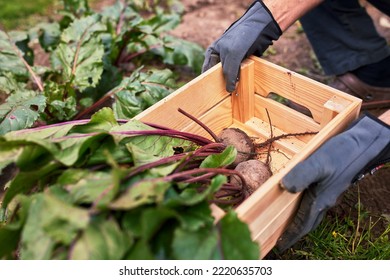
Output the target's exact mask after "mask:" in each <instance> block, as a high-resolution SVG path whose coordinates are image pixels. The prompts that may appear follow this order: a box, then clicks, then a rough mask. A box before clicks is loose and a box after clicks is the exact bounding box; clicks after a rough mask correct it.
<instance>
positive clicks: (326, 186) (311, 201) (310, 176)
mask: <svg viewBox="0 0 390 280" xmlns="http://www.w3.org/2000/svg"><path fill="white" fill-rule="evenodd" d="M386 162H390V126H389V125H387V124H385V123H384V122H381V121H380V120H379V119H377V118H376V117H373V116H369V115H366V116H364V117H362V118H361V119H359V120H358V121H357V122H355V123H354V124H353V125H352V126H351V127H350V128H349V129H348V130H346V131H344V132H343V133H341V134H339V135H336V136H335V137H333V138H331V139H330V140H329V141H327V142H326V143H325V144H324V145H322V146H321V147H320V148H319V149H318V150H317V151H316V152H314V153H313V154H312V155H311V156H310V157H309V158H307V159H306V160H304V161H303V162H301V163H299V164H298V165H296V166H295V167H294V168H293V169H292V170H291V171H290V172H289V173H288V174H287V175H286V176H285V177H284V178H283V180H282V182H281V186H282V187H283V188H285V189H286V190H287V191H289V192H292V193H296V192H301V191H304V192H303V195H302V200H301V203H300V206H299V208H298V212H297V214H296V215H295V217H294V219H293V221H292V223H291V224H290V225H289V226H288V227H287V230H286V231H285V232H284V234H283V235H282V236H281V238H280V239H279V241H278V243H277V244H276V249H277V250H278V251H279V252H283V251H284V250H286V249H288V248H290V247H291V246H292V245H294V244H295V243H296V242H297V241H298V240H299V239H300V238H301V237H303V236H304V235H306V234H307V233H309V232H310V231H312V230H313V229H315V228H316V226H317V225H318V224H319V223H320V222H321V220H322V218H323V217H324V215H325V213H326V211H327V210H328V209H329V208H330V207H332V206H334V205H335V204H336V200H337V198H338V197H339V196H340V195H341V194H342V193H343V192H344V191H346V190H347V189H348V187H349V186H350V184H351V183H353V182H354V181H356V180H358V179H359V178H362V176H363V175H364V174H367V173H368V172H370V171H372V170H375V167H378V166H381V165H383V164H385V163H386Z"/></svg>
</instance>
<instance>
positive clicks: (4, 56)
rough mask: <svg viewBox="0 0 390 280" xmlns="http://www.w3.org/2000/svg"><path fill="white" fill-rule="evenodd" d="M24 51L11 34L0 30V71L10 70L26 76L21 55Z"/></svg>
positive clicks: (26, 72)
mask: <svg viewBox="0 0 390 280" xmlns="http://www.w3.org/2000/svg"><path fill="white" fill-rule="evenodd" d="M23 56H24V53H23V52H22V51H21V50H20V49H19V48H18V47H17V46H16V42H15V41H13V39H12V38H11V36H10V35H9V34H7V33H5V32H4V31H2V30H0V65H1V68H0V73H2V72H11V73H13V74H15V75H18V76H28V71H27V68H26V66H25V64H24V63H23V60H22V59H21V57H23Z"/></svg>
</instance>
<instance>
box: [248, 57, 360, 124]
mask: <svg viewBox="0 0 390 280" xmlns="http://www.w3.org/2000/svg"><path fill="white" fill-rule="evenodd" d="M250 59H252V60H253V61H254V62H255V91H256V92H257V93H259V94H260V95H262V96H265V97H266V96H267V95H268V94H269V93H270V92H275V93H277V94H278V95H280V96H283V97H285V98H287V99H290V100H292V101H294V102H296V103H298V104H301V105H303V106H305V107H307V108H308V109H310V111H311V113H312V115H313V118H314V120H315V121H316V122H318V123H320V122H321V119H322V111H323V105H324V104H325V102H327V101H328V100H329V99H330V98H331V97H332V96H334V95H338V96H339V97H340V98H344V99H346V100H351V101H356V100H357V98H355V97H353V96H352V95H349V94H346V93H343V92H341V91H339V90H336V89H333V88H331V87H329V86H327V85H324V84H322V83H319V82H317V81H314V80H312V79H310V78H307V77H304V76H302V75H300V74H298V73H296V72H293V71H291V70H288V69H285V68H283V67H280V66H277V65H275V64H273V63H271V62H268V61H265V60H263V59H261V58H258V57H254V56H251V57H250Z"/></svg>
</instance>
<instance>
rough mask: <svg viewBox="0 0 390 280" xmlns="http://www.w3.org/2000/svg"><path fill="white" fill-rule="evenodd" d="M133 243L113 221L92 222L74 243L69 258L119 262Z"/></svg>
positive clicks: (98, 220) (99, 220)
mask: <svg viewBox="0 0 390 280" xmlns="http://www.w3.org/2000/svg"><path fill="white" fill-rule="evenodd" d="M132 243H133V239H132V238H131V236H129V235H128V234H126V233H124V232H122V230H121V229H120V228H119V226H118V224H117V223H116V221H115V220H113V219H110V220H103V219H97V220H94V221H93V222H92V223H91V224H90V225H89V226H88V227H87V228H86V229H85V230H84V232H83V233H82V234H81V237H80V238H79V239H78V240H77V242H76V243H75V245H74V247H73V249H72V251H71V255H70V258H71V259H73V260H119V259H122V258H123V257H124V255H125V253H126V252H127V251H128V249H129V248H130V246H131V245H132Z"/></svg>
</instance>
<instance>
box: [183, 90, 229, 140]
mask: <svg viewBox="0 0 390 280" xmlns="http://www.w3.org/2000/svg"><path fill="white" fill-rule="evenodd" d="M231 105H232V102H231V99H230V97H226V98H225V99H223V100H222V101H221V102H219V103H218V104H217V105H215V106H213V108H212V110H208V111H207V112H206V113H204V114H203V115H200V116H198V118H199V120H200V121H201V122H202V123H204V124H206V125H207V127H208V128H209V129H211V130H212V131H213V132H214V133H215V134H217V135H218V134H219V133H220V132H221V131H222V129H224V128H227V127H229V126H230V125H231V124H232V122H233V117H232V106H231ZM182 130H183V131H188V132H191V133H195V134H199V135H201V136H203V137H207V138H209V139H212V137H211V136H210V135H209V134H208V133H207V132H206V131H205V130H204V129H203V128H202V127H200V126H199V125H198V124H196V123H194V122H191V123H189V124H188V125H187V126H185V127H183V128H182Z"/></svg>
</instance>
